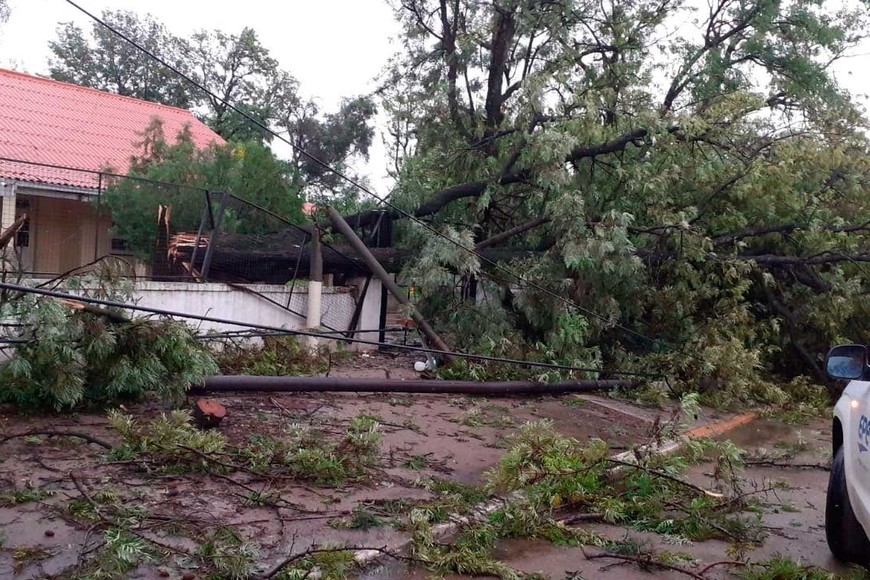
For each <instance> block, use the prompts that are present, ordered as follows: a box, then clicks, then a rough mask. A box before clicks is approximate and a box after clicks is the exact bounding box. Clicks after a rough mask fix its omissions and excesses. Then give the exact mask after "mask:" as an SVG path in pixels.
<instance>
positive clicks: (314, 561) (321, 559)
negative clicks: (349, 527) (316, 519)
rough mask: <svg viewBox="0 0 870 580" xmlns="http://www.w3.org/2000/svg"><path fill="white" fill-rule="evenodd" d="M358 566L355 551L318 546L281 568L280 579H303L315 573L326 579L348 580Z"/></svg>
mask: <svg viewBox="0 0 870 580" xmlns="http://www.w3.org/2000/svg"><path fill="white" fill-rule="evenodd" d="M357 568H358V565H357V562H356V560H355V559H354V553H353V552H351V551H350V550H345V549H342V548H340V547H338V548H330V547H328V546H327V547H324V548H317V549H315V550H313V551H312V553H311V554H308V555H306V556H305V557H303V558H299V559H298V560H296V561H294V562H293V564H292V566H288V567H287V568H284V569H283V570H281V572H280V573H279V574H278V576H277V578H279V579H280V580H303V579H305V578H310V577H312V576H314V575H315V573H316V577H317V578H323V579H324V580H346V579H347V578H350V577H352V573H353V572H354V571H355V570H356V569H357Z"/></svg>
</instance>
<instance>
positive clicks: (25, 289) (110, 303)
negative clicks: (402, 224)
mask: <svg viewBox="0 0 870 580" xmlns="http://www.w3.org/2000/svg"><path fill="white" fill-rule="evenodd" d="M0 289H2V290H10V291H12V292H22V293H25V294H36V295H38V296H46V297H49V298H57V299H60V300H69V301H73V302H83V303H86V304H95V305H98V306H104V307H107V308H118V309H121V310H133V311H137V312H147V313H148V314H155V315H157V316H166V317H170V318H172V317H176V318H189V319H192V320H200V321H202V322H211V323H214V324H225V325H228V326H241V327H243V328H252V329H255V330H262V331H266V332H271V333H276V334H283V335H289V336H305V337H309V338H322V339H332V340H339V341H341V342H351V343H356V344H366V345H369V346H377V347H383V346H387V345H384V344H383V343H381V342H377V341H374V340H365V339H362V338H345V337H341V338H338V339H336V338H335V335H334V334H329V333H322V332H313V331H310V330H291V329H288V328H280V327H277V326H269V325H266V324H256V323H253V322H242V321H240V320H229V319H226V318H218V317H215V316H205V315H201V314H190V313H186V312H177V311H174V310H167V309H165V308H152V307H150V306H140V305H139V304H127V303H125V302H118V301H115V300H104V299H101V298H92V297H89V296H76V295H75V294H67V293H65V292H58V291H56V290H45V289H42V288H31V287H29V286H22V285H20V284H9V283H7V282H0ZM13 340H14V339H13ZM389 346H390V347H391V348H396V349H399V350H407V351H412V352H423V353H429V354H437V355H441V356H452V357H455V358H464V359H468V360H476V361H482V362H496V363H505V364H513V365H519V366H528V367H538V368H546V369H554V370H565V371H577V372H591V373H599V374H610V375H615V376H616V375H618V376H626V377H642V378H658V375H654V374H652V373H640V372H628V371H606V370H604V369H599V368H588V367H575V366H570V365H559V364H554V363H544V362H535V361H525V360H519V359H511V358H503V357H495V356H486V355H482V354H470V353H463V352H455V351H446V350H438V349H434V348H426V347H422V346H411V345H398V344H393V345H389Z"/></svg>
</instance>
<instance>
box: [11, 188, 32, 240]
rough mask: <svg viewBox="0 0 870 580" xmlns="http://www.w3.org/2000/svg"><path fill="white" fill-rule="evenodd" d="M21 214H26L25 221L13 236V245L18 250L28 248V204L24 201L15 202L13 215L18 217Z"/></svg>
mask: <svg viewBox="0 0 870 580" xmlns="http://www.w3.org/2000/svg"><path fill="white" fill-rule="evenodd" d="M23 213H26V214H27V219H25V220H24V224H23V225H22V226H21V228H20V229H19V230H18V233H16V234H15V245H16V246H17V247H19V248H27V247H29V246H30V202H29V201H27V200H24V199H18V200H15V215H16V216H20V215H21V214H23Z"/></svg>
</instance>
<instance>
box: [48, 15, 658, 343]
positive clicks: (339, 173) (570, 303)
mask: <svg viewBox="0 0 870 580" xmlns="http://www.w3.org/2000/svg"><path fill="white" fill-rule="evenodd" d="M64 1H65V2H66V3H67V4H70V5H71V6H73V7H74V8H76V9H77V10H79V11H80V12H82V13H83V14H85V15H86V16H88V17H89V18H91V19H92V20H93V21H94V22H96V23H97V24H99V25H100V26H102V27H104V28H105V29H106V30H108V31H109V32H111V33H112V34H114V35H116V36H118V37H119V38H121V39H123V40H124V41H126V42H127V43H129V44H130V45H132V46H133V47H135V48H136V49H137V50H139V51H140V52H142V53H144V54H145V55H147V56H148V57H149V58H151V59H152V60H154V61H156V62H158V63H159V64H161V65H162V66H164V67H166V68H167V69H169V70H170V71H172V72H173V73H175V74H176V75H178V76H179V77H180V78H182V79H183V80H185V81H186V82H188V83H189V84H191V85H192V86H194V87H196V88H197V89H199V90H200V91H202V92H203V93H205V94H206V95H208V96H209V97H210V98H211V99H214V100H215V101H216V102H219V103H221V104H222V105H224V106H225V107H227V108H229V109H230V110H232V111H233V112H235V113H236V114H238V115H241V116H242V117H243V118H245V119H246V120H247V121H249V122H250V123H252V124H253V125H254V126H256V127H258V128H260V129H262V130H263V131H266V132H267V133H269V134H270V135H272V136H273V137H275V138H277V139H279V140H280V141H282V142H284V143H286V144H287V145H289V146H290V147H291V148H293V150H294V151H296V152H297V153H299V154H300V155H302V156H303V157H305V158H307V159H309V160H310V161H312V162H313V163H315V164H316V165H319V166H320V167H322V168H323V169H325V170H327V171H329V172H330V173H332V174H333V175H335V176H336V177H338V178H340V179H342V180H344V181H345V182H347V183H348V184H349V185H351V186H353V187H355V188H357V189H358V190H360V191H362V192H363V193H365V194H366V195H369V196H370V197H373V198H374V199H376V200H378V202H380V203H381V204H383V205H385V206H387V207H389V208H390V209H392V210H393V211H395V212H397V213H399V214H400V215H403V216H404V217H406V218H408V219H410V220H411V221H413V222H415V223H417V224H418V225H421V226H422V227H424V228H425V229H427V230H428V231H430V232H432V233H433V234H435V235H436V236H438V237H440V238H443V239H444V240H447V241H448V242H449V243H451V244H453V245H454V246H456V247H458V248H459V249H461V250H463V251H465V252H468V253H469V254H471V255H474V256H476V257H477V259H478V260H480V261H481V262H484V263H486V264H488V265H490V266H491V267H493V268H495V269H497V270H499V271H501V272H503V273H505V274H507V275H509V276H511V277H513V278H516V279H517V280H518V281H520V282H521V283H522V284H524V285H526V286H529V287H531V288H534V289H535V290H538V291H540V292H543V293H544V294H546V295H548V296H550V297H551V298H555V299H556V300H558V301H560V302H561V303H563V304H565V305H566V306H569V307H570V308H573V309H576V310H577V311H579V312H582V313H583V314H585V315H587V316H591V317H592V318H596V319H598V320H600V321H602V322H604V323H605V324H606V325H609V326H611V327H613V328H618V329H620V330H622V331H623V332H626V333H627V334H630V335H632V336H635V337H637V338H640V339H643V340H646V341H649V342H650V343H653V344H662V345H666V346H669V347H671V348H674V345H671V344H669V343H668V342H667V341H664V340H661V339H658V338H653V337H651V336H648V335H646V334H643V333H641V332H638V331H636V330H633V329H631V328H628V327H627V326H624V325H622V324H620V323H614V322H613V320H611V319H610V318H608V317H607V316H604V315H602V314H599V313H597V312H594V311H592V310H590V309H588V308H585V307H583V306H580V305H579V304H577V303H576V302H574V301H573V300H570V299H568V298H565V297H564V296H560V295H559V294H556V293H555V292H553V291H552V290H550V289H549V288H545V287H544V286H541V285H540V284H538V283H537V282H534V281H531V280H528V279H526V278H525V277H524V276H523V275H522V274H520V273H518V272H515V271H513V270H512V269H510V268H507V267H505V266H502V265H501V264H498V263H497V262H495V261H494V260H490V259H489V258H487V257H486V256H484V255H482V254H480V253H478V252H477V251H475V250H474V248H472V247H469V246H466V245H465V244H463V243H462V242H460V241H458V240H455V239H453V238H451V237H450V236H448V235H446V234H444V233H443V232H440V231H438V229H436V228H435V227H433V226H431V225H430V224H428V223H426V222H425V221H423V220H421V219H419V218H418V217H417V216H415V215H413V214H412V213H410V212H408V211H405V210H404V209H402V208H400V207H398V206H396V205H395V204H393V203H392V202H390V201H389V200H388V199H386V198H385V197H381V196H380V195H378V194H377V193H375V192H374V191H372V190H370V189H369V188H367V187H366V186H364V185H363V184H361V183H360V182H359V181H357V180H356V179H354V178H352V177H350V176H348V175H346V174H345V173H344V172H342V171H340V170H339V169H336V168H334V167H332V166H331V165H329V164H328V163H326V162H325V161H323V160H321V159H319V158H318V157H316V156H314V155H312V154H311V153H309V152H308V151H306V150H305V149H303V148H302V147H300V146H299V145H297V144H296V143H293V141H292V140H290V139H287V138H286V137H284V136H282V135H281V134H279V133H278V132H276V131H275V130H273V129H272V128H270V127H268V126H267V125H265V124H263V123H261V122H260V121H258V120H257V119H255V118H254V117H252V116H251V115H249V114H248V113H247V112H245V111H243V110H242V109H240V108H238V107H236V106H235V105H233V104H232V103H231V102H229V101H228V100H227V99H225V98H223V97H221V96H219V95H217V94H215V93H214V92H213V91H211V90H209V89H208V88H207V87H205V86H204V85H203V84H201V83H199V82H197V81H196V80H195V79H193V78H191V77H190V76H189V75H187V74H185V73H184V72H182V71H181V70H180V69H179V68H178V67H175V66H173V65H172V64H170V63H168V62H166V61H165V60H164V59H162V58H161V57H160V56H158V55H156V54H155V53H153V52H152V51H150V50H148V49H147V48H145V47H144V46H142V45H141V44H139V43H138V42H136V40H134V39H132V38H130V37H129V36H128V35H126V34H124V33H123V32H121V31H120V30H118V29H116V28H114V27H113V26H111V25H110V24H108V23H107V22H105V21H104V20H102V19H101V18H99V17H98V16H96V15H94V14H92V13H91V12H89V11H88V10H87V9H85V8H83V7H82V6H80V5H79V4H78V3H76V2H75V1H74V0H64Z"/></svg>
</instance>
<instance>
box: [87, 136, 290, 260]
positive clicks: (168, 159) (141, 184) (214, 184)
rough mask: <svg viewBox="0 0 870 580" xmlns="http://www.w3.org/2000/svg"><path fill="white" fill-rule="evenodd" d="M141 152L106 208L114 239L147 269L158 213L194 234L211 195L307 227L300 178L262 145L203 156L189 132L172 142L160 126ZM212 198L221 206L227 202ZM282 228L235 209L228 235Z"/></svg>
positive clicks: (111, 183) (114, 183) (227, 219)
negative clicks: (167, 211) (167, 212)
mask: <svg viewBox="0 0 870 580" xmlns="http://www.w3.org/2000/svg"><path fill="white" fill-rule="evenodd" d="M138 147H139V150H140V152H139V154H138V155H137V156H136V157H133V158H132V159H131V160H130V168H129V170H128V171H127V175H128V176H129V177H126V178H125V177H121V178H113V179H110V180H108V182H107V186H108V187H107V189H106V191H105V192H104V194H103V196H102V199H101V203H102V204H104V206H103V207H104V208H105V209H107V210H108V211H109V212H110V213H111V216H112V221H113V223H114V226H113V230H114V233H115V235H116V236H117V237H120V238H122V239H124V240H125V242H126V243H127V246H128V249H129V250H130V251H131V252H132V253H133V254H134V255H135V256H136V257H138V258H140V259H143V260H146V261H147V260H150V259H151V256H152V255H153V252H154V249H155V244H156V242H157V226H156V224H157V209H158V206H161V205H162V206H167V207H169V208H171V219H170V224H171V227H172V230H173V232H191V231H193V232H195V231H197V228H198V227H199V225H200V221H201V219H202V212H203V208H205V207H206V204H207V202H206V197H205V196H206V195H207V193H206V192H211V194H219V193H222V192H230V193H232V194H233V195H236V196H238V197H240V198H243V199H245V200H248V201H250V202H253V203H255V204H257V205H258V206H260V207H263V208H266V209H267V210H270V211H272V212H274V213H276V214H278V215H280V216H282V217H284V218H285V219H288V220H291V221H294V222H297V223H298V222H301V221H302V220H303V216H302V197H301V195H300V190H301V189H302V183H301V179H300V177H299V174H298V172H297V171H296V170H295V168H294V167H293V165H292V164H291V163H289V162H285V161H281V160H279V159H278V158H276V157H275V155H274V154H273V153H272V152H271V151H270V150H269V148H268V147H267V146H266V145H264V144H263V143H261V142H259V141H244V142H236V143H231V144H227V145H212V146H211V147H209V148H207V149H197V147H196V145H194V143H193V140H192V138H191V136H190V134H189V133H188V132H183V133H181V134H179V135H178V136H177V137H176V139H175V140H174V141H170V140H169V139H167V137H166V135H165V134H164V132H163V125H162V123H160V122H159V121H155V122H154V123H152V125H151V126H149V127H148V128H147V129H146V130H145V131H144V132H143V134H142V141H141V142H140V143H139V144H138ZM169 184H172V185H169ZM176 184H177V185H176ZM178 185H180V187H179V186H178ZM185 186H186V187H185ZM212 197H213V201H212V202H213V203H214V204H218V203H219V201H220V199H219V197H220V196H216V197H215V196H214V195H212ZM236 205H237V204H234V205H233V207H234V208H236ZM245 207H246V206H245ZM149 217H150V219H149ZM279 226H280V222H278V221H276V220H273V219H271V218H269V217H268V216H267V215H266V214H265V213H263V212H261V211H254V210H251V211H244V208H236V209H230V210H227V212H226V215H225V216H224V221H223V224H222V230H223V231H224V232H227V233H241V234H264V233H273V232H274V231H275V228H276V227H279Z"/></svg>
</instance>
